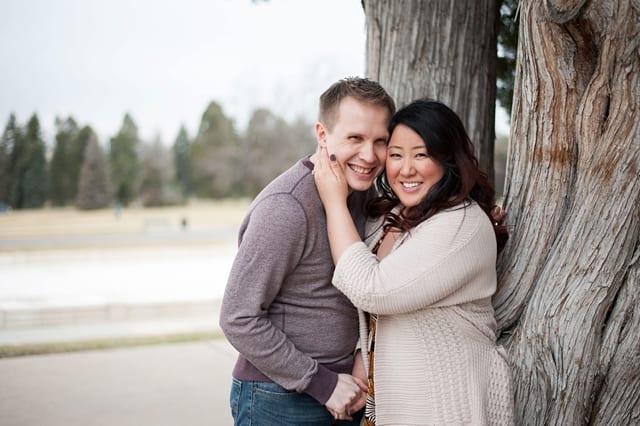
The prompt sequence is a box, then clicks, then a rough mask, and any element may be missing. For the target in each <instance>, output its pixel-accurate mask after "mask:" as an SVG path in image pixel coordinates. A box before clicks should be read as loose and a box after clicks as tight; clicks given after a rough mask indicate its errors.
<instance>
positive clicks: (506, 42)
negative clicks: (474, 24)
mask: <svg viewBox="0 0 640 426" xmlns="http://www.w3.org/2000/svg"><path fill="white" fill-rule="evenodd" d="M517 10H518V0H502V2H499V12H498V60H497V63H496V89H497V92H496V98H497V99H498V102H499V103H500V105H501V106H502V107H503V108H504V109H506V110H507V112H508V113H509V115H510V114H511V104H512V102H513V88H514V81H515V75H516V51H517V48H518V20H517Z"/></svg>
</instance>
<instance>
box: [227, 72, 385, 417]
mask: <svg viewBox="0 0 640 426" xmlns="http://www.w3.org/2000/svg"><path fill="white" fill-rule="evenodd" d="M394 112H395V105H394V102H393V99H392V98H391V97H390V96H389V95H388V94H387V93H386V91H385V90H384V89H383V88H382V87H381V86H380V85H379V84H378V83H376V82H373V81H371V80H368V79H363V78H347V79H343V80H340V81H338V82H336V83H334V84H333V85H332V86H331V87H329V89H327V90H326V91H325V92H324V93H323V94H322V95H321V96H320V111H319V121H318V123H316V125H315V133H316V138H317V141H318V144H319V146H322V147H326V148H327V149H328V150H329V152H331V153H333V154H334V155H335V156H336V159H337V161H339V162H340V164H341V165H342V166H343V168H344V170H345V174H346V179H347V182H348V184H349V187H350V190H351V191H352V194H351V195H350V200H349V205H350V209H351V211H352V214H353V217H354V221H355V222H356V223H357V225H358V229H359V232H360V233H362V232H363V229H364V203H365V199H366V191H367V190H368V189H369V188H370V187H371V185H372V183H373V181H374V179H375V177H376V176H377V175H378V174H379V173H380V172H381V171H382V170H383V168H384V163H385V159H386V141H387V139H388V138H389V134H388V130H387V125H388V123H389V120H390V118H391V116H392V115H393V113H394ZM311 160H312V159H311V158H310V157H307V158H305V159H302V160H300V161H299V162H298V163H296V164H295V165H294V166H293V167H291V168H290V169H289V170H287V171H286V172H284V173H283V174H282V175H280V176H279V177H277V178H276V179H275V180H274V181H273V182H271V183H270V184H269V185H268V186H267V187H266V188H265V189H264V190H263V191H262V192H261V193H260V194H259V195H258V196H257V197H256V199H255V200H254V201H253V203H252V204H251V206H250V208H249V212H248V213H247V216H246V217H245V219H244V221H243V223H242V225H241V227H240V234H239V247H238V253H237V256H236V259H235V261H234V264H233V267H232V269H231V272H230V275H229V280H228V282H227V287H226V290H225V295H224V299H223V302H222V310H221V314H220V326H221V327H222V330H223V331H224V333H225V335H226V337H227V339H228V340H229V342H230V343H231V344H232V345H233V346H234V347H235V348H236V349H237V350H238V352H239V357H238V360H237V362H236V365H235V368H234V371H233V383H232V388H231V408H232V414H233V417H234V420H235V424H236V425H247V424H258V425H272V424H273V425H276V424H277V425H331V424H333V422H334V418H335V419H342V420H344V419H350V414H351V413H350V412H349V410H350V409H352V408H353V407H352V405H353V406H355V407H357V408H360V407H362V406H363V404H364V402H363V401H364V395H365V394H366V383H364V381H363V380H360V379H359V378H357V377H354V376H352V375H351V374H350V373H351V372H352V369H353V365H354V348H355V347H356V344H357V340H358V318H357V312H356V310H355V308H354V307H353V306H352V305H351V303H350V302H349V300H348V299H347V298H346V297H345V296H344V295H343V294H342V293H340V291H338V290H337V289H336V288H334V287H333V286H332V285H331V278H332V275H333V269H334V266H333V262H332V259H331V251H330V248H329V243H328V239H327V231H326V220H325V216H324V209H323V207H322V202H321V201H320V198H319V197H318V193H317V190H316V186H315V182H314V180H313V176H312V170H313V163H312V161H311ZM360 401H362V402H360Z"/></svg>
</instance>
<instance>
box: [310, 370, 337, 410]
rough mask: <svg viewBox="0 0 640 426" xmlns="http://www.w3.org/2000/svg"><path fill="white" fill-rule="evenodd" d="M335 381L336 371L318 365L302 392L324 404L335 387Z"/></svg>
mask: <svg viewBox="0 0 640 426" xmlns="http://www.w3.org/2000/svg"><path fill="white" fill-rule="evenodd" d="M337 383H338V373H335V372H333V371H331V370H329V369H328V368H327V367H324V366H322V365H318V372H317V373H316V375H315V376H313V378H312V379H311V383H309V386H307V388H306V389H305V390H304V392H305V393H306V394H308V395H311V396H312V397H313V398H314V399H315V400H316V401H318V402H319V403H321V404H322V405H324V404H326V402H327V400H328V399H329V397H330V396H331V394H332V393H333V391H334V389H335V388H336V384H337Z"/></svg>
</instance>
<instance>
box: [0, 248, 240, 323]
mask: <svg viewBox="0 0 640 426" xmlns="http://www.w3.org/2000/svg"><path fill="white" fill-rule="evenodd" d="M234 255H235V246H232V245H224V246H211V245H207V246H204V245H203V246H198V245H196V246H175V247H170V246H167V247H159V248H156V247H151V248H125V249H89V250H69V251H24V252H13V253H0V310H14V309H34V308H58V307H74V306H87V305H104V304H146V303H173V302H178V303H181V302H192V301H195V302H199V301H206V300H218V299H220V298H221V297H222V295H223V293H224V286H225V284H226V279H227V275H228V273H229V269H230V267H231V263H232V261H233V257H234Z"/></svg>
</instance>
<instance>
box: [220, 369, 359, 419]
mask: <svg viewBox="0 0 640 426" xmlns="http://www.w3.org/2000/svg"><path fill="white" fill-rule="evenodd" d="M230 403H231V415H232V416H233V424H234V425H235V426H303V425H304V426H330V425H334V424H335V425H345V426H346V425H357V424H359V418H358V419H356V416H353V417H354V421H353V422H346V421H340V422H336V421H335V420H334V418H333V416H332V415H331V414H330V413H329V411H327V408H326V407H325V406H324V405H322V404H320V403H319V402H318V401H316V400H315V399H313V398H312V397H311V396H309V395H307V394H305V393H298V392H295V391H289V390H286V389H285V388H283V387H282V386H280V385H277V384H275V383H270V382H250V381H241V380H237V379H235V378H234V379H233V381H232V383H231V397H230ZM359 414H360V413H359Z"/></svg>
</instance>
